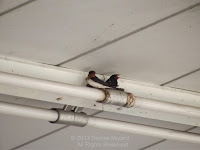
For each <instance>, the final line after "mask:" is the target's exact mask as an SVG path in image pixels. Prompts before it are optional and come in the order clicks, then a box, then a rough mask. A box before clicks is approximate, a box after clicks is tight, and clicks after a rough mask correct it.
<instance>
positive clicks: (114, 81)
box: [106, 74, 119, 88]
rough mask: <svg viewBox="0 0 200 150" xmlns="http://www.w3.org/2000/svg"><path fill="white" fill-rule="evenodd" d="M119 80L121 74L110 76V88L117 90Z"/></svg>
mask: <svg viewBox="0 0 200 150" xmlns="http://www.w3.org/2000/svg"><path fill="white" fill-rule="evenodd" d="M118 79H119V74H113V75H112V76H110V78H109V79H108V80H107V81H106V83H107V84H108V86H109V87H112V88H117V87H118V82H117V80H118Z"/></svg>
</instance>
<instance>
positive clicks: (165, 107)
mask: <svg viewBox="0 0 200 150" xmlns="http://www.w3.org/2000/svg"><path fill="white" fill-rule="evenodd" d="M134 107H136V108H142V109H148V110H153V111H160V112H166V113H171V114H176V115H183V116H188V117H196V118H200V108H198V107H191V106H185V105H180V104H174V103H167V102H162V101H157V100H151V99H146V98H141V97H136V100H135V104H134Z"/></svg>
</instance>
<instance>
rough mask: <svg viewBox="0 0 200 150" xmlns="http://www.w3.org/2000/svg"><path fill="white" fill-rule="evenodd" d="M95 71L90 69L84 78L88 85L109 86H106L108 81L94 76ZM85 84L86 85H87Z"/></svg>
mask: <svg viewBox="0 0 200 150" xmlns="http://www.w3.org/2000/svg"><path fill="white" fill-rule="evenodd" d="M95 74H96V72H95V71H90V72H89V74H88V77H87V78H86V81H87V83H88V85H89V86H91V87H95V88H103V89H105V88H111V87H109V86H108V83H106V82H104V81H102V80H100V79H99V78H98V77H96V75H95ZM88 85H87V86H88Z"/></svg>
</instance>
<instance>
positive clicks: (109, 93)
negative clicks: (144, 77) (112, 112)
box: [97, 89, 135, 107]
mask: <svg viewBox="0 0 200 150" xmlns="http://www.w3.org/2000/svg"><path fill="white" fill-rule="evenodd" d="M102 91H103V92H104V94H105V99H103V100H98V101H97V102H100V103H104V104H111V105H116V106H122V107H132V106H133V105H134V102H135V97H134V95H133V94H131V93H127V92H124V91H120V90H116V89H102Z"/></svg>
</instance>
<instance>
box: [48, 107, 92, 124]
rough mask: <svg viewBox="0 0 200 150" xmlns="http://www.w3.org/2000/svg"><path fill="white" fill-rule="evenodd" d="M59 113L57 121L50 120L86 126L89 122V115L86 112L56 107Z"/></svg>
mask: <svg viewBox="0 0 200 150" xmlns="http://www.w3.org/2000/svg"><path fill="white" fill-rule="evenodd" d="M53 110H55V111H57V113H58V119H57V120H56V121H53V122H52V121H50V122H51V123H57V124H68V125H72V126H78V127H84V126H86V125H87V123H88V119H89V116H88V115H87V114H86V113H84V112H81V113H75V112H72V111H65V110H63V109H55V108H53Z"/></svg>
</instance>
